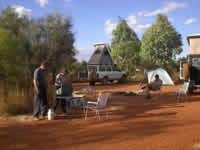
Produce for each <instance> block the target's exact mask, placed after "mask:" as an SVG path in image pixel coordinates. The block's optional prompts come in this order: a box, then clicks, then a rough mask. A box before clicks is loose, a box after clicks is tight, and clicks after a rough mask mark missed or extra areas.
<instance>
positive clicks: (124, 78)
mask: <svg viewBox="0 0 200 150" xmlns="http://www.w3.org/2000/svg"><path fill="white" fill-rule="evenodd" d="M119 82H120V83H125V82H126V76H125V75H123V76H122V77H121V79H120V80H119Z"/></svg>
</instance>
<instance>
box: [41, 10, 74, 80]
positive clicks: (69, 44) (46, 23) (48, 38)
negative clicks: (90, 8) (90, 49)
mask: <svg viewBox="0 0 200 150" xmlns="http://www.w3.org/2000/svg"><path fill="white" fill-rule="evenodd" d="M38 24H39V28H40V35H39V36H40V42H41V43H43V48H42V49H41V51H40V54H41V52H42V53H43V54H42V55H40V56H46V58H47V59H48V60H49V62H50V64H49V66H50V67H49V70H50V72H51V73H52V77H53V78H52V81H53V83H54V81H55V75H56V72H57V69H59V67H64V64H65V63H66V62H68V63H69V64H70V63H72V62H73V59H72V57H73V56H75V54H76V51H75V49H74V42H75V38H74V33H73V32H72V22H71V19H70V18H67V17H63V16H62V15H61V14H60V13H59V12H56V13H55V14H50V15H47V16H45V17H43V18H41V19H39V20H38Z"/></svg>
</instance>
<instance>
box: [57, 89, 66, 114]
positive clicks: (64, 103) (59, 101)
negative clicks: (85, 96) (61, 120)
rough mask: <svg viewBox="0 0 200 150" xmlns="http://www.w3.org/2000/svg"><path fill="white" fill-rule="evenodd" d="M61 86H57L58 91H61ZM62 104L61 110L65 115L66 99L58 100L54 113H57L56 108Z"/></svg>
mask: <svg viewBox="0 0 200 150" xmlns="http://www.w3.org/2000/svg"><path fill="white" fill-rule="evenodd" d="M59 88H60V86H56V90H57V89H59ZM59 103H60V104H61V109H62V111H63V112H64V113H66V100H65V99H56V105H55V106H54V112H56V108H57V106H58V105H59Z"/></svg>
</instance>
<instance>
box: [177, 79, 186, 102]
mask: <svg viewBox="0 0 200 150" xmlns="http://www.w3.org/2000/svg"><path fill="white" fill-rule="evenodd" d="M188 90H189V82H184V86H183V88H179V89H176V90H175V91H174V92H175V94H176V99H177V100H181V97H183V100H184V98H185V99H186V98H187V96H188V95H187V93H188Z"/></svg>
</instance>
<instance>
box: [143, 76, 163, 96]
mask: <svg viewBox="0 0 200 150" xmlns="http://www.w3.org/2000/svg"><path fill="white" fill-rule="evenodd" d="M161 86H162V80H161V79H160V78H159V75H158V74H157V75H155V80H154V81H153V82H151V83H149V84H147V85H146V86H144V87H143V88H142V89H144V93H145V95H146V98H151V96H150V93H149V91H150V90H152V91H156V90H159V89H160V87H161Z"/></svg>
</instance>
